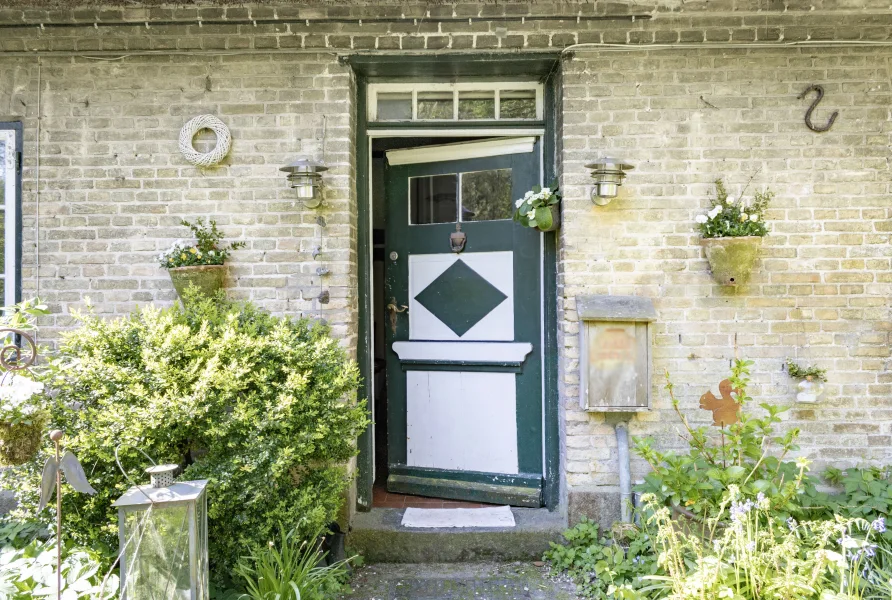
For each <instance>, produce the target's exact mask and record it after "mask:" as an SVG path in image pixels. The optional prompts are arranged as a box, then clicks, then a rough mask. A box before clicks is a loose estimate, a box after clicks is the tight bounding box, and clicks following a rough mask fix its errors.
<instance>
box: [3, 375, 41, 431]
mask: <svg viewBox="0 0 892 600" xmlns="http://www.w3.org/2000/svg"><path fill="white" fill-rule="evenodd" d="M42 394H43V384H42V383H40V382H39V381H34V380H33V379H30V378H29V377H27V376H25V375H23V374H20V373H16V372H9V373H6V374H5V375H4V376H3V378H2V379H0V422H2V423H8V424H10V425H18V424H19V423H24V424H26V425H30V424H31V423H32V422H33V421H35V420H37V419H40V418H42V416H43V415H42V414H41V413H42V411H43V401H42Z"/></svg>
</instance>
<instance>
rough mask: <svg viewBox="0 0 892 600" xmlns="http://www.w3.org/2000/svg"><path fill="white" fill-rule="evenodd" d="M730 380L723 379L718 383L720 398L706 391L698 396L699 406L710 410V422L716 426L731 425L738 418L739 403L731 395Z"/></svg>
mask: <svg viewBox="0 0 892 600" xmlns="http://www.w3.org/2000/svg"><path fill="white" fill-rule="evenodd" d="M732 391H733V390H732V389H731V382H730V381H728V380H727V379H723V380H722V382H721V383H719V393H720V394H721V395H722V397H721V398H716V397H715V395H713V393H712V392H706V393H705V394H703V395H702V396H700V408H702V409H704V410H711V411H712V424H713V425H715V426H716V427H725V426H727V425H733V424H734V423H736V422H737V420H738V415H739V413H740V404H738V403H737V402H736V401H735V400H734V398H733V397H731V392H732Z"/></svg>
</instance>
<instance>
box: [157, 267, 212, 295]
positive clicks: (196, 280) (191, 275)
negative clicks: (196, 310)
mask: <svg viewBox="0 0 892 600" xmlns="http://www.w3.org/2000/svg"><path fill="white" fill-rule="evenodd" d="M167 272H168V273H170V280H171V281H172V282H173V287H174V289H176V291H177V294H179V296H180V299H181V300H182V299H183V296H184V294H185V293H186V289H188V287H189V285H190V284H192V285H194V286H195V287H197V288H198V289H199V291H200V292H201V294H202V295H204V296H213V295H214V293H216V291H217V290H220V289H223V280H224V279H226V266H225V265H202V266H198V267H176V268H173V269H168V270H167Z"/></svg>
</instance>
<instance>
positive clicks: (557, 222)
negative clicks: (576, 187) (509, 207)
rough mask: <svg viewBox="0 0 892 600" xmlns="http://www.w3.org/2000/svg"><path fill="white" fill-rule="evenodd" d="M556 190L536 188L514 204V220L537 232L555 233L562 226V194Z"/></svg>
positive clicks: (555, 184)
mask: <svg viewBox="0 0 892 600" xmlns="http://www.w3.org/2000/svg"><path fill="white" fill-rule="evenodd" d="M552 185H553V186H554V188H543V187H540V186H538V185H537V186H535V187H534V188H533V189H532V190H530V191H529V192H527V193H526V194H524V196H523V198H520V199H519V200H517V201H516V202H515V203H514V206H515V210H514V220H515V221H517V222H518V223H520V224H521V225H523V226H524V227H529V228H531V229H535V230H537V231H543V232H544V231H554V230H556V229H558V228H559V227H560V226H561V194H560V192H559V191H558V190H557V189H556V186H557V183H556V182H555V183H554V184H552Z"/></svg>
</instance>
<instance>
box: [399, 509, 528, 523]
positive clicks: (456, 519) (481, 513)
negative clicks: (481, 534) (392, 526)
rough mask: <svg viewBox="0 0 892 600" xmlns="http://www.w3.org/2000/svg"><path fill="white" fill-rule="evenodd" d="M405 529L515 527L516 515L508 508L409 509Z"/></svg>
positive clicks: (405, 519) (406, 514) (406, 513)
mask: <svg viewBox="0 0 892 600" xmlns="http://www.w3.org/2000/svg"><path fill="white" fill-rule="evenodd" d="M403 527H440V528H446V527H514V514H513V513H512V512H511V508H510V507H508V506H493V507H486V508H407V509H406V512H405V514H403Z"/></svg>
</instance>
